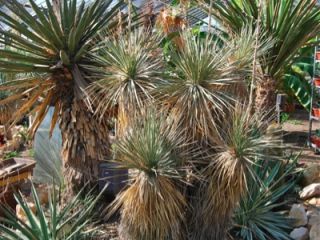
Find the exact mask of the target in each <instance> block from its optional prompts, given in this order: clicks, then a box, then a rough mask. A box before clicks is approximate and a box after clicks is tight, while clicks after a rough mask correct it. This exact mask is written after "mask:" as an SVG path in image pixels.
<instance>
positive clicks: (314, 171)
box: [302, 163, 320, 186]
mask: <svg viewBox="0 0 320 240" xmlns="http://www.w3.org/2000/svg"><path fill="white" fill-rule="evenodd" d="M315 182H320V165H319V164H316V163H313V164H310V165H309V166H308V168H307V169H306V170H305V171H304V173H303V178H302V184H303V185H304V186H308V185H310V184H312V183H315Z"/></svg>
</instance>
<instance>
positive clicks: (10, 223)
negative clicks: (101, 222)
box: [0, 185, 105, 240]
mask: <svg viewBox="0 0 320 240" xmlns="http://www.w3.org/2000/svg"><path fill="white" fill-rule="evenodd" d="M31 189H32V197H33V200H34V208H33V207H31V206H30V205H29V204H28V202H27V200H26V199H25V197H24V196H22V194H20V193H19V194H15V199H16V201H17V203H18V204H19V205H20V206H21V208H22V210H23V212H24V213H25V218H26V219H25V220H23V219H20V218H19V217H18V216H16V213H15V212H13V211H12V209H11V208H10V207H8V206H3V205H1V206H0V208H1V211H2V212H3V213H4V214H5V217H0V222H1V224H0V239H7V240H18V239H28V240H29V239H33V240H44V239H46V240H62V239H64V240H66V239H69V240H75V239H77V240H80V239H83V240H84V239H91V238H92V236H94V235H95V233H96V228H92V227H91V223H92V222H93V217H92V216H93V213H94V211H93V210H94V207H95V206H96V203H97V202H98V201H99V200H100V199H101V196H102V194H103V192H104V190H105V189H103V191H102V192H101V193H100V194H99V195H98V196H95V197H93V196H91V195H90V193H92V192H89V194H87V195H86V196H85V197H84V198H83V199H82V197H81V195H82V194H83V191H84V189H82V190H81V191H80V192H79V193H78V194H77V195H76V196H74V197H73V198H72V199H70V202H68V203H66V205H65V206H60V204H59V194H58V191H56V190H55V189H54V190H53V191H52V194H49V204H48V205H49V206H48V209H46V208H45V207H43V206H42V205H41V202H40V196H39V195H38V193H37V191H36V189H35V187H34V186H33V185H32V188H31ZM89 227H91V228H89Z"/></svg>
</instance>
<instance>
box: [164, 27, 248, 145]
mask: <svg viewBox="0 0 320 240" xmlns="http://www.w3.org/2000/svg"><path fill="white" fill-rule="evenodd" d="M247 33H248V32H247ZM250 34H251V33H250ZM239 36H240V35H238V36H236V37H235V39H234V40H230V41H229V40H228V41H229V42H227V41H226V42H223V43H221V41H216V40H214V38H213V36H208V38H206V39H203V38H198V37H196V36H192V34H190V33H189V32H186V33H183V34H182V41H183V47H182V48H181V49H179V50H175V49H173V50H172V51H171V53H170V62H171V63H172V64H173V66H174V67H172V68H170V69H169V70H170V71H168V74H167V76H166V81H165V82H163V83H162V84H160V86H159V92H160V93H161V96H159V99H160V101H162V102H163V105H164V106H165V107H166V108H167V109H169V110H170V113H171V114H172V117H173V118H174V119H176V120H177V121H179V122H181V126H182V127H183V128H184V129H188V132H187V133H188V135H189V136H191V137H192V138H193V139H196V140H200V141H202V140H208V139H209V138H212V137H214V136H216V135H217V134H219V120H220V119H223V118H224V117H226V116H227V112H228V111H229V110H230V109H231V108H232V106H233V105H234V103H235V101H236V98H237V95H236V94H233V93H235V91H233V90H234V89H238V92H240V89H243V92H246V83H245V80H244V79H245V77H246V76H247V75H248V73H249V72H248V71H247V70H248V66H249V65H250V64H251V60H250V59H252V56H253V49H254V48H253V43H252V42H251V41H247V38H244V35H242V36H241V37H239ZM246 37H248V38H249V39H251V40H254V38H252V37H250V35H249V34H246ZM241 39H242V40H241ZM244 39H245V40H244ZM244 45H246V46H247V47H244V49H243V50H245V51H242V49H241V47H243V46H244ZM249 49H250V50H251V51H248V50H249ZM244 53H245V54H244ZM248 59H249V60H248Z"/></svg>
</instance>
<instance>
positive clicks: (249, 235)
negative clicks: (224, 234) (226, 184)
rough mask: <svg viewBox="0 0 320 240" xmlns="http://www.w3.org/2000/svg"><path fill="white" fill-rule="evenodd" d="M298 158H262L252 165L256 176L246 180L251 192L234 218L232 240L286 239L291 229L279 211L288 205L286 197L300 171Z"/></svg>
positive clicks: (288, 222) (286, 219) (242, 201)
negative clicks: (271, 159) (286, 159)
mask: <svg viewBox="0 0 320 240" xmlns="http://www.w3.org/2000/svg"><path fill="white" fill-rule="evenodd" d="M298 159H299V158H298V156H294V157H293V156H290V157H289V158H288V161H284V162H282V161H276V162H273V161H269V162H265V161H263V160H261V159H259V160H258V161H257V164H256V165H254V166H253V168H252V170H253V172H254V175H255V177H254V178H253V177H249V178H248V189H250V191H249V192H248V193H247V194H246V195H245V196H244V197H242V198H241V201H240V204H239V206H238V207H237V209H236V211H235V215H234V228H233V229H232V231H231V234H232V235H233V236H234V237H235V238H237V239H238V238H241V239H244V240H252V239H261V240H267V239H279V240H289V239H290V237H289V234H288V232H289V231H290V230H291V229H292V226H291V224H290V221H289V219H288V218H287V217H286V216H285V214H284V213H281V212H279V211H278V209H279V207H281V206H283V205H285V204H286V203H287V199H285V195H286V194H288V192H289V193H290V192H292V191H293V189H294V187H295V186H296V184H297V180H298V179H299V175H300V174H301V173H302V171H301V169H300V170H299V169H298V168H297V163H298Z"/></svg>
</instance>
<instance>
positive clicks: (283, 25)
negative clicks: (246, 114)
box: [200, 0, 320, 111]
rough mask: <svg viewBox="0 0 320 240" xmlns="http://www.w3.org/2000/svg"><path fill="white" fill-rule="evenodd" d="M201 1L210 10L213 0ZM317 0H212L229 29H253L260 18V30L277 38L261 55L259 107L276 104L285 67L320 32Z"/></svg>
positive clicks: (219, 18)
mask: <svg viewBox="0 0 320 240" xmlns="http://www.w3.org/2000/svg"><path fill="white" fill-rule="evenodd" d="M200 2H205V3H206V4H204V5H202V6H204V8H205V9H207V10H208V12H209V3H210V0H200ZM260 2H261V9H259V3H260ZM316 3H317V1H314V0H301V1H296V0H241V1H239V0H230V1H227V2H226V1H222V0H218V1H212V10H211V13H212V14H213V15H214V17H215V18H216V19H217V20H218V21H219V23H220V24H221V25H222V26H223V27H225V30H226V31H227V32H239V31H241V29H242V28H243V27H244V26H251V28H252V30H253V31H254V30H255V29H256V27H257V24H258V20H259V21H260V30H261V31H260V32H261V33H262V34H263V35H264V36H265V37H268V38H272V39H274V45H273V47H271V48H270V49H269V51H267V52H265V53H264V54H263V56H260V57H259V58H258V61H259V63H260V66H261V71H260V74H261V75H263V78H262V79H261V81H258V82H257V83H256V102H255V108H256V110H257V111H260V110H261V109H266V110H267V111H270V109H272V108H274V106H275V101H276V90H277V88H278V86H280V85H281V81H282V80H283V79H284V78H283V76H284V71H285V68H286V67H287V66H288V65H290V64H291V63H292V61H293V59H294V58H295V56H296V54H297V53H298V51H299V49H300V48H301V47H302V46H304V45H305V44H306V43H307V41H308V40H309V39H311V38H313V37H315V36H316V35H317V34H318V32H319V30H320V9H319V7H318V6H316ZM259 12H260V13H259ZM259 14H260V16H259Z"/></svg>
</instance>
